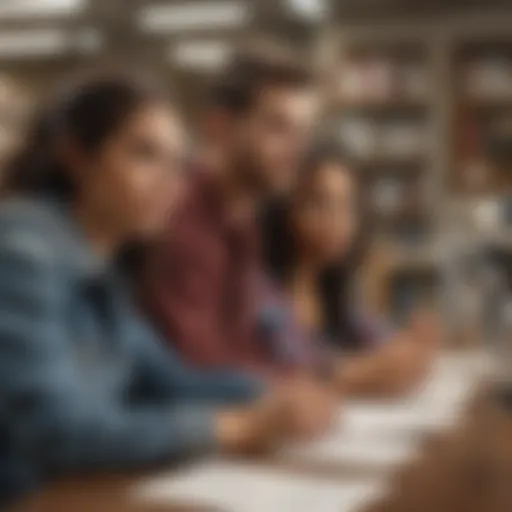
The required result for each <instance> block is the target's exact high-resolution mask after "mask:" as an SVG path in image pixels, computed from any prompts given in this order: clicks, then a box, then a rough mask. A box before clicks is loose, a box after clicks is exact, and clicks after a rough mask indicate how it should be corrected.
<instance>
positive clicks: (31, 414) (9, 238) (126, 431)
mask: <svg viewBox="0 0 512 512" xmlns="http://www.w3.org/2000/svg"><path fill="white" fill-rule="evenodd" d="M54 252H55V249H54V248H53V246H52V242H51V238H50V239H49V237H48V236H45V234H44V233H41V232H39V231H38V230H35V229H21V228H19V226H16V225H8V226H6V225H5V222H3V219H2V218H1V217H0V415H1V418H2V421H3V422H4V424H5V425H6V426H7V429H8V430H9V432H10V434H11V435H12V438H13V440H14V443H15V445H16V447H17V449H18V450H20V452H21V453H22V454H23V457H24V458H27V459H29V460H31V461H32V462H33V464H34V465H35V466H36V467H37V469H38V470H39V471H41V472H43V473H45V474H48V473H54V472H63V471H69V470H82V469H94V468H98V469H100V468H116V467H122V468H125V467H129V466H132V465H140V464H147V463H154V462H159V461H164V460H166V459H168V458H172V457H177V456H181V455H187V454H190V453H191V452H202V451H205V450H209V449H212V448H214V445H215V440H214V432H213V414H214V413H213V410H212V408H211V405H204V404H201V403H199V402H197V403H195V404H190V403H189V404H188V405H187V404H185V403H181V404H177V403H175V402H171V401H168V402H166V403H164V404H161V405H159V404H154V405H152V406H146V407H142V406H139V407H131V408H130V407H128V406H126V405H124V404H123V403H122V402H121V401H117V400H115V399H114V398H111V397H109V395H108V394H106V396H96V394H91V393H88V392H86V389H84V385H83V382H82V381H81V380H80V378H79V374H78V372H77V371H76V367H75V362H74V359H73V355H72V340H68V339H66V337H65V330H64V326H63V314H64V313H63V309H61V308H62V302H63V300H64V294H63V293H62V289H61V288H62V286H61V285H62V283H61V282H60V280H59V273H58V266H57V264H56V261H55V260H56V258H55V257H54V256H55V255H54V254H53V253H54ZM205 385H206V382H204V383H201V384H200V385H198V384H195V386H196V387H199V388H201V387H202V386H205Z"/></svg>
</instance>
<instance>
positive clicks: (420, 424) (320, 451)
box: [283, 356, 477, 469]
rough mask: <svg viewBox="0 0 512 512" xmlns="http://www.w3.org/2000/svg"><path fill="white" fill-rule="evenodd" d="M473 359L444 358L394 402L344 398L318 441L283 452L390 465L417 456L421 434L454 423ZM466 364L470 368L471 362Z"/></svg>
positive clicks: (467, 391) (467, 393)
mask: <svg viewBox="0 0 512 512" xmlns="http://www.w3.org/2000/svg"><path fill="white" fill-rule="evenodd" d="M473 363H474V359H472V360H469V359H467V358H460V357H459V358H457V357H452V356H444V357H441V358H439V360H438V361H437V363H436V365H435V367H434V369H433V371H432V374H431V376H430V378H429V379H427V381H426V382H425V384H424V386H422V387H421V388H420V389H418V390H417V391H416V392H415V393H412V394H410V395H408V396H405V397H402V398H399V399H394V400H379V401H373V402H372V401H348V402H346V403H344V404H343V405H342V406H341V407H340V410H339V413H338V415H337V420H336V422H335V425H334V428H333V430H332V431H331V432H330V433H329V435H328V436H326V437H325V438H324V439H321V440H319V441H315V442H313V443H308V444H306V445H304V444H301V445H293V446H289V447H287V448H286V449H285V450H283V456H284V457H285V458H287V459H289V460H292V461H293V460H296V461H300V462H301V463H304V462H312V463H319V462H320V463H326V464H329V465H341V466H344V467H346V466H348V467H351V466H361V465H362V466H364V467H369V466H371V467H373V468H381V469H385V468H390V467H392V466H396V465H399V464H404V463H407V462H409V461H410V460H411V459H413V458H414V457H416V456H418V455H419V453H420V451H421V446H422V441H423V439H424V437H425V435H426V434H430V433H435V432H438V431H442V430H446V429H448V428H450V427H452V426H453V425H455V424H456V423H457V421H458V420H459V419H460V417H461V415H462V413H463V411H464V407H465V406H466V405H467V403H468V401H469V399H470V398H471V396H472V395H473V392H474V389H475V382H476V381H477V379H476V378H475V372H474V371H471V370H472V369H473V368H474V364H473ZM471 365H472V366H471Z"/></svg>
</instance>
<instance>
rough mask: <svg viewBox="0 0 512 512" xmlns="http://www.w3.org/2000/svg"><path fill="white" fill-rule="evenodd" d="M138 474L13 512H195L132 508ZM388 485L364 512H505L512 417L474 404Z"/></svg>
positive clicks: (59, 487)
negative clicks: (383, 496)
mask: <svg viewBox="0 0 512 512" xmlns="http://www.w3.org/2000/svg"><path fill="white" fill-rule="evenodd" d="M261 463H262V464H267V465H268V466H269V467H272V468H273V469H275V468H276V467H278V468H280V469H281V470H282V471H287V472H292V471H293V472H305V473H309V474H312V473H315V474H318V472H322V471H323V473H324V474H325V476H326V477H328V478H330V479H332V478H338V477H339V478H340V479H342V478H343V477H344V476H345V477H346V475H347V471H350V469H349V468H320V467H294V468H290V467H286V465H284V464H283V463H279V462H276V461H262V462H261ZM362 470H363V469H362V468H360V471H362ZM141 476H143V475H138V476H131V477H126V476H125V477H108V478H106V477H102V478H101V477H98V478H93V479H83V480H78V481H73V480H71V481H65V482H60V483H57V484H54V485H53V486H50V487H49V488H48V489H46V490H44V491H42V492H40V493H39V494H36V495H35V496H33V497H31V498H29V499H28V500H26V501H25V502H24V503H22V504H21V505H20V506H19V507H17V508H16V509H15V512H71V511H72V512H198V511H197V508H196V509H195V510H194V509H192V508H190V507H187V506H185V505H180V504H176V505H175V506H169V505H166V506H156V505H153V506H149V505H143V504H140V503H134V502H133V501H131V500H130V495H129V492H128V490H129V489H130V486H131V485H132V484H133V483H134V482H135V481H136V480H137V479H138V478H140V477H141ZM392 484H393V485H392V488H393V492H392V493H391V494H390V496H389V497H388V498H386V499H385V500H384V501H382V502H381V503H378V504H374V505H372V506H371V507H369V509H368V511H367V512H511V511H512V413H511V414H510V415H509V416H507V414H506V413H505V412H504V411H503V410H502V409H500V408H499V407H497V406H496V404H495V403H494V402H493V401H491V400H490V399H489V398H488V397H486V398H480V399H479V400H477V401H476V402H475V404H474V405H473V406H472V407H471V408H470V410H469V411H468V414H467V415H466V417H465V418H464V421H462V422H461V424H460V425H458V426H457V427H456V428H455V429H453V430H452V431H450V432H448V433H445V434H442V435H439V436H438V437H436V438H432V439H428V440H426V441H425V444H424V450H423V456H422V457H421V458H420V459H419V460H417V461H416V462H415V463H412V464H410V465H408V466H407V467H404V468H402V469H401V470H399V471H398V472H397V473H396V475H393V476H392ZM202 510H203V509H202ZM233 512H236V511H233ZM312 512H313V511H312ZM365 512H366V511H365Z"/></svg>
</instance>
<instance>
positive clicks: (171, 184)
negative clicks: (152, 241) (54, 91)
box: [80, 103, 184, 237]
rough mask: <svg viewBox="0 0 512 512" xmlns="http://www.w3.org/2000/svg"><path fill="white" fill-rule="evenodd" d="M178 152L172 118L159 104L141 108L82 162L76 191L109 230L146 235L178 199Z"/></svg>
mask: <svg viewBox="0 0 512 512" xmlns="http://www.w3.org/2000/svg"><path fill="white" fill-rule="evenodd" d="M183 151H184V133H183V130H182V126H181V124H180V122H179V119H178V118H177V116H176V114H175V113H173V112H172V111H171V110H170V108H169V107H167V106H166V105H164V104H159V103H155V104H148V105H145V106H141V107H140V108H138V109H137V110H136V111H134V113H133V114H132V115H130V116H129V118H128V119H127V121H126V122H125V123H124V124H123V126H122V127H121V128H120V129H119V130H118V131H117V132H116V133H114V134H113V135H112V136H110V137H109V138H108V139H107V140H106V141H105V142H104V144H103V145H102V146H101V147H100V148H99V150H97V151H95V152H94V154H93V155H91V156H90V157H88V158H87V159H86V162H87V164H86V166H85V167H87V168H86V169H84V171H85V172H83V173H81V181H82V183H81V186H80V188H81V190H82V192H83V195H84V196H86V199H87V201H88V203H89V204H91V205H94V207H95V208H96V209H97V212H98V214H99V215H101V216H102V217H103V218H104V219H105V223H106V224H109V225H110V226H111V227H112V228H113V229H115V230H118V231H119V232H120V233H123V235H124V236H130V237H131V236H135V237H144V236H148V235H151V234H152V233H155V232H157V231H158V230H159V229H161V228H162V227H163V226H164V225H165V221H166V219H167V217H168V215H169V213H170V212H171V210H172V209H173V208H175V207H176V203H177V201H178V199H179V197H180V195H181V194H180V191H181V171H182V161H183Z"/></svg>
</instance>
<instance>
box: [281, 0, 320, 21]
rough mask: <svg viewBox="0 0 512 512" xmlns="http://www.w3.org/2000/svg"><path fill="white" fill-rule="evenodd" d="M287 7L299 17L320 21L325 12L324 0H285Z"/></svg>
mask: <svg viewBox="0 0 512 512" xmlns="http://www.w3.org/2000/svg"><path fill="white" fill-rule="evenodd" d="M286 3H287V7H288V9H289V10H290V11H292V12H293V14H295V15H296V16H299V17H300V18H303V19H307V20H311V21H320V20H321V19H323V18H324V16H325V15H326V12H327V2H326V0H286Z"/></svg>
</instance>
